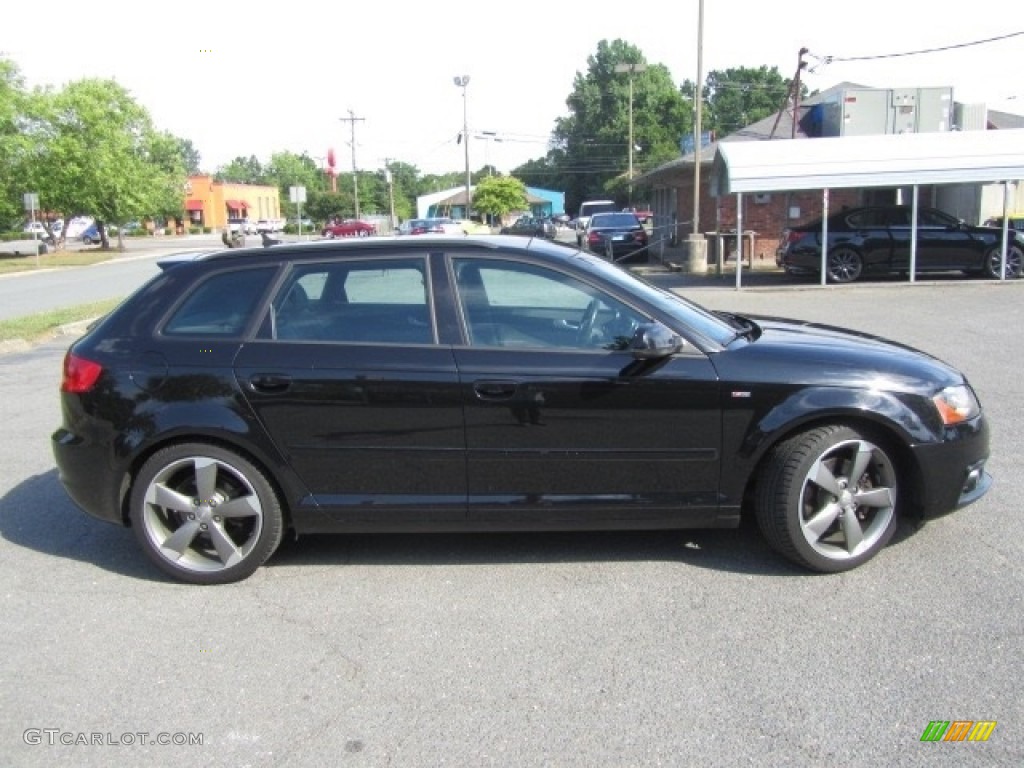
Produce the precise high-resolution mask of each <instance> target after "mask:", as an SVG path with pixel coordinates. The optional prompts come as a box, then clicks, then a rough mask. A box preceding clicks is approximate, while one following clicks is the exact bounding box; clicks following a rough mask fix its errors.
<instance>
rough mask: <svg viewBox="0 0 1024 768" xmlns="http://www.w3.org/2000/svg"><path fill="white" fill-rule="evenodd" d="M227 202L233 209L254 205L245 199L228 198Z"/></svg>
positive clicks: (238, 209)
mask: <svg viewBox="0 0 1024 768" xmlns="http://www.w3.org/2000/svg"><path fill="white" fill-rule="evenodd" d="M225 204H226V205H227V207H228V208H230V209H231V210H233V211H240V210H242V209H243V208H251V207H252V206H251V205H249V204H248V203H247V202H245V200H226V201H225Z"/></svg>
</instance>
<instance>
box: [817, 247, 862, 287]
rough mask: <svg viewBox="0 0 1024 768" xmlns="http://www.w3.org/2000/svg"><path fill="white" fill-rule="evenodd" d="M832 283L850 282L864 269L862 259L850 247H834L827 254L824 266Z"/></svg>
mask: <svg viewBox="0 0 1024 768" xmlns="http://www.w3.org/2000/svg"><path fill="white" fill-rule="evenodd" d="M825 269H826V271H827V273H828V279H829V280H830V281H831V282H833V283H852V282H853V281H854V280H856V279H857V278H859V277H860V275H861V272H863V270H864V260H863V259H861V257H860V254H859V253H857V252H856V251H855V250H853V249H852V248H836V249H835V250H833V251H832V252H831V253H830V254H829V255H828V263H827V264H826V267H825Z"/></svg>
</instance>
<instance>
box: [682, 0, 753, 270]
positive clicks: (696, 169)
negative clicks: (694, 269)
mask: <svg viewBox="0 0 1024 768" xmlns="http://www.w3.org/2000/svg"><path fill="white" fill-rule="evenodd" d="M703 79H704V0H700V2H699V3H698V9H697V88H696V91H695V93H694V94H693V95H694V98H695V99H697V105H696V106H697V109H696V111H695V113H694V118H693V234H694V236H696V235H698V234H699V233H700V141H701V133H702V131H701V125H700V119H701V107H702V106H703V103H704V95H703V94H704V85H703V83H702V82H701V81H702V80H703ZM742 250H743V249H742V247H741V248H740V249H739V250H738V251H737V253H740V252H742ZM736 263H737V264H739V262H736Z"/></svg>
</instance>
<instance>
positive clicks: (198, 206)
mask: <svg viewBox="0 0 1024 768" xmlns="http://www.w3.org/2000/svg"><path fill="white" fill-rule="evenodd" d="M185 210H186V211H201V210H203V201H202V200H186V201H185Z"/></svg>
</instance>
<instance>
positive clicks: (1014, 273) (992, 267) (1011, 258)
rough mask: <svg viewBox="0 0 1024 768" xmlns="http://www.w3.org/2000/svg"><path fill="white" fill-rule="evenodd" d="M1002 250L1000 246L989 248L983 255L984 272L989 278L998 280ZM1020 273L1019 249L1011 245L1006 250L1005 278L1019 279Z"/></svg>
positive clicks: (1000, 272)
mask: <svg viewBox="0 0 1024 768" xmlns="http://www.w3.org/2000/svg"><path fill="white" fill-rule="evenodd" d="M1002 264H1003V249H1002V246H997V247H996V248H990V249H989V251H988V253H986V254H985V271H986V272H987V273H988V275H989V277H994V278H996V279H998V278H999V277H1000V276H1001V275H1002V269H1003V267H1002ZM1020 273H1021V249H1020V248H1018V247H1017V246H1015V245H1011V246H1009V247H1007V249H1006V276H1007V278H1015V277H1020Z"/></svg>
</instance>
